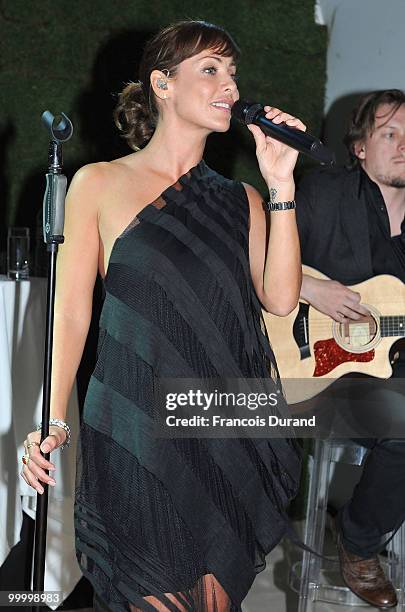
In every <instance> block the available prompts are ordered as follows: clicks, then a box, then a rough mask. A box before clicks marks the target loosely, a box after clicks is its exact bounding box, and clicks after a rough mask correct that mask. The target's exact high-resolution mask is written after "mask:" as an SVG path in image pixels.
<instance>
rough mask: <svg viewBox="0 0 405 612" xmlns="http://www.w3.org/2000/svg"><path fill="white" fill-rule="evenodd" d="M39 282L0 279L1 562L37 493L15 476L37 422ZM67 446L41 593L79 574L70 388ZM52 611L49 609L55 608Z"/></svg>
mask: <svg viewBox="0 0 405 612" xmlns="http://www.w3.org/2000/svg"><path fill="white" fill-rule="evenodd" d="M45 320H46V279H42V278H32V279H30V280H29V281H21V282H15V281H9V280H7V278H6V277H5V276H0V565H1V564H2V563H3V562H4V560H5V558H6V557H7V555H8V553H9V552H10V549H11V548H12V547H13V546H14V545H15V544H17V543H18V542H19V540H20V529H21V525H22V518H23V517H22V510H24V512H26V513H27V514H28V515H30V516H31V517H32V518H33V519H35V512H36V497H37V493H36V491H34V489H32V488H31V487H30V486H28V485H27V483H26V482H25V481H24V480H23V478H22V477H21V476H20V472H21V468H22V462H21V457H22V455H23V454H24V447H23V441H24V439H25V437H26V435H27V433H28V432H30V431H33V430H34V429H35V426H36V424H37V423H38V422H39V421H40V420H41V412H42V379H43V357H44V338H45ZM66 420H67V422H68V423H69V425H70V427H71V430H72V442H71V445H70V447H69V448H67V449H66V450H64V451H60V450H56V451H54V452H53V453H52V454H51V460H52V462H53V463H54V464H55V467H56V471H55V480H56V486H55V487H49V505H48V530H47V544H46V567H45V585H44V588H45V590H46V591H48V590H55V591H62V592H63V599H66V597H67V596H68V595H69V594H70V593H71V591H72V590H73V588H74V587H75V585H76V583H77V582H78V581H79V579H80V578H81V576H82V573H81V571H80V568H79V565H78V563H77V560H76V555H75V543H74V525H73V503H74V483H75V469H76V447H77V438H78V430H79V409H78V403H77V393H76V388H75V389H74V392H72V396H71V398H70V402H69V407H68V413H67V417H66ZM56 607H57V606H53V609H55V608H56Z"/></svg>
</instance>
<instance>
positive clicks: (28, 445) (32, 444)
mask: <svg viewBox="0 0 405 612" xmlns="http://www.w3.org/2000/svg"><path fill="white" fill-rule="evenodd" d="M31 446H39V442H29V443H28V444H27V446H26V448H27V449H28V448H31Z"/></svg>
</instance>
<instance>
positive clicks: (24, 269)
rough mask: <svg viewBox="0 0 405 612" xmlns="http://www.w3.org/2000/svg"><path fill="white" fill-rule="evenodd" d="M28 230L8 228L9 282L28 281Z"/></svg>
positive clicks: (25, 228)
mask: <svg viewBox="0 0 405 612" xmlns="http://www.w3.org/2000/svg"><path fill="white" fill-rule="evenodd" d="M29 253H30V230H29V228H28V227H9V228H8V235H7V276H8V278H9V279H10V280H16V281H20V280H28V279H29Z"/></svg>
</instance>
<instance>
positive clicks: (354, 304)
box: [301, 274, 368, 323]
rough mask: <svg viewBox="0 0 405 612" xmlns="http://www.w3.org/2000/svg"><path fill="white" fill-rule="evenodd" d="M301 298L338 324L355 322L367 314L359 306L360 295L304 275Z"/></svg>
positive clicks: (340, 285) (329, 282)
mask: <svg viewBox="0 0 405 612" xmlns="http://www.w3.org/2000/svg"><path fill="white" fill-rule="evenodd" d="M301 297H302V298H303V299H304V300H306V301H307V302H309V303H310V304H311V306H313V307H314V308H316V309H317V310H319V311H320V312H323V313H324V314H326V315H328V316H330V317H332V319H334V320H335V321H337V322H338V323H342V322H343V321H345V320H346V319H353V320H357V319H359V318H360V317H361V316H362V315H367V314H368V310H367V309H366V308H364V306H362V305H361V304H360V300H361V296H360V293H358V292H357V291H352V290H351V289H349V288H348V287H345V286H344V285H342V284H341V283H338V282H337V281H333V280H322V279H320V278H313V277H312V276H308V275H306V274H304V275H303V277H302V287H301Z"/></svg>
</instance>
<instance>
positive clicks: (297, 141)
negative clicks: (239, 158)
mask: <svg viewBox="0 0 405 612" xmlns="http://www.w3.org/2000/svg"><path fill="white" fill-rule="evenodd" d="M232 116H233V117H234V118H235V119H238V120H239V121H241V122H242V123H244V124H246V125H248V126H249V125H252V124H253V126H258V127H259V128H260V130H261V132H262V133H263V134H264V135H266V136H268V137H270V138H274V139H275V140H277V141H278V142H281V143H283V144H286V145H288V146H289V147H291V148H293V149H295V150H296V151H299V152H301V153H304V154H306V155H309V156H310V157H312V159H315V160H317V161H319V162H320V163H321V164H333V163H334V161H335V156H334V153H333V152H332V151H330V150H329V149H328V148H327V147H325V145H324V144H323V143H322V142H321V141H320V140H319V139H318V138H315V136H311V134H306V133H305V126H304V125H303V123H302V122H301V121H299V120H298V119H296V118H294V117H292V116H291V115H288V114H286V113H283V112H282V111H280V110H279V109H277V108H273V107H270V106H265V107H263V106H262V105H261V104H258V103H255V102H247V101H245V100H238V101H237V102H235V104H234V105H233V107H232ZM251 131H252V133H253V134H254V135H256V134H257V135H258V131H257V130H256V129H255V128H254V127H253V129H251ZM255 139H256V136H255ZM256 145H257V139H256Z"/></svg>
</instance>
